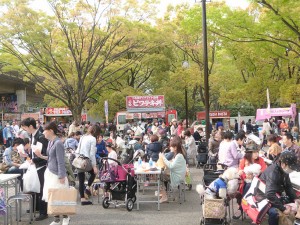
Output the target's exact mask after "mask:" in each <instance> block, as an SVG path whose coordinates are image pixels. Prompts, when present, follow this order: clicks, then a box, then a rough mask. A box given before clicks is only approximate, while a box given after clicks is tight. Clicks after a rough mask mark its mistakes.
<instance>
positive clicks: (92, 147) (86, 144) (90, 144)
mask: <svg viewBox="0 0 300 225" xmlns="http://www.w3.org/2000/svg"><path fill="white" fill-rule="evenodd" d="M100 132H101V129H100V127H99V126H97V125H93V126H90V127H89V128H88V130H87V133H86V134H85V135H83V136H82V137H81V138H80V141H79V145H78V149H77V150H76V153H77V154H79V155H83V156H84V157H86V158H88V159H89V161H90V163H91V166H92V169H91V170H89V171H84V170H80V169H78V180H79V193H80V198H81V205H92V204H93V203H92V202H91V201H87V200H86V199H85V197H84V194H86V195H87V196H88V197H90V196H91V195H92V192H91V185H92V184H93V182H94V179H95V177H96V174H97V173H98V168H97V165H96V143H97V141H96V139H97V137H98V136H99V135H100ZM74 161H75V160H74ZM85 172H88V173H89V174H90V178H89V180H88V186H87V187H86V189H84V186H85V185H84V181H85Z"/></svg>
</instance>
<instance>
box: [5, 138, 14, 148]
mask: <svg viewBox="0 0 300 225" xmlns="http://www.w3.org/2000/svg"><path fill="white" fill-rule="evenodd" d="M12 142H13V139H12V138H7V140H6V144H5V146H6V148H9V147H10V146H12Z"/></svg>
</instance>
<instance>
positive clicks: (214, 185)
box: [196, 168, 239, 199]
mask: <svg viewBox="0 0 300 225" xmlns="http://www.w3.org/2000/svg"><path fill="white" fill-rule="evenodd" d="M238 178H239V175H238V169H237V168H228V169H227V170H225V171H224V173H223V174H222V175H220V177H219V178H217V179H215V180H214V181H213V182H211V184H210V185H209V186H208V187H207V188H206V189H205V188H204V187H203V185H202V184H198V185H197V186H196V191H197V192H198V193H199V195H200V196H203V195H205V198H207V199H216V198H226V196H227V193H235V192H236V190H237V189H238Z"/></svg>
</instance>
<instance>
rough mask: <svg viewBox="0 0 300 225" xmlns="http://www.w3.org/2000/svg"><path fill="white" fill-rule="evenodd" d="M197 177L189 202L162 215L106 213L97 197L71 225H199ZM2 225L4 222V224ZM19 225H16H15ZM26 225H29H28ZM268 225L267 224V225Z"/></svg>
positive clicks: (168, 206)
mask: <svg viewBox="0 0 300 225" xmlns="http://www.w3.org/2000/svg"><path fill="white" fill-rule="evenodd" d="M191 172H192V176H193V190H192V191H187V192H186V202H185V203H183V204H181V205H180V204H178V203H177V202H170V203H165V204H162V205H161V211H157V206H156V204H153V203H143V204H140V211H137V210H136V207H135V208H134V210H133V211H132V212H127V210H126V209H125V207H121V208H109V209H103V207H102V205H101V203H100V204H98V203H97V197H94V199H93V201H94V205H91V206H81V205H78V206H77V214H76V215H73V216H71V223H70V224H81V225H84V224H86V225H93V224H95V225H96V224H97V225H112V224H120V225H154V224H155V225H171V224H172V225H177V224H178V225H182V224H188V225H196V224H197V225H198V224H199V223H200V218H201V207H200V204H199V202H200V201H199V196H198V194H197V193H196V191H195V186H196V184H197V183H199V182H200V181H201V178H202V169H196V168H192V169H191ZM146 194H149V196H153V194H154V191H153V190H151V191H149V192H147V193H146ZM51 222H52V218H49V219H47V220H44V221H40V222H35V223H34V224H36V225H46V224H50V223H51ZM0 224H1V222H0ZM14 224H15V223H14ZM22 224H28V223H27V222H25V223H22ZM231 224H232V225H237V224H239V225H244V224H251V222H250V220H249V219H246V220H244V221H241V220H237V221H232V223H231ZM265 224H266V223H264V225H265Z"/></svg>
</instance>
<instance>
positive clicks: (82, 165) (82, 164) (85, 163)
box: [72, 155, 93, 172]
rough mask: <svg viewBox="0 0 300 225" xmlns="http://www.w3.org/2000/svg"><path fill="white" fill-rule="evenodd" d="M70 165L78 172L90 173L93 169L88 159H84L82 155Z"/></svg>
mask: <svg viewBox="0 0 300 225" xmlns="http://www.w3.org/2000/svg"><path fill="white" fill-rule="evenodd" d="M72 165H73V166H74V167H75V168H77V169H79V170H82V172H88V171H91V170H92V169H93V166H92V162H91V160H90V158H88V157H85V156H84V155H79V156H77V157H76V158H75V159H74V160H73V162H72Z"/></svg>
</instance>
